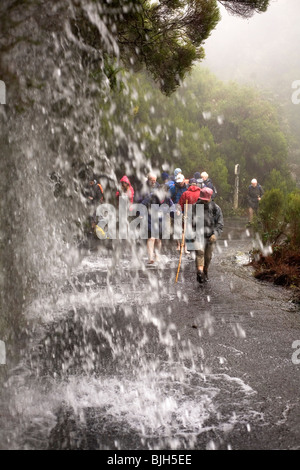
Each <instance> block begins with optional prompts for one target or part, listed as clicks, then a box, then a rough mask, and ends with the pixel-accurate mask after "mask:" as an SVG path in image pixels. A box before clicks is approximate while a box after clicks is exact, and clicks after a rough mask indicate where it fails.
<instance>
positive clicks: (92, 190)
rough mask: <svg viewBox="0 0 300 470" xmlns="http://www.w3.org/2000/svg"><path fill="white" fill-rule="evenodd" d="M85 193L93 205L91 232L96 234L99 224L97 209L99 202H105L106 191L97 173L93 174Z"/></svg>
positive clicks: (90, 222) (90, 223) (90, 219)
mask: <svg viewBox="0 0 300 470" xmlns="http://www.w3.org/2000/svg"><path fill="white" fill-rule="evenodd" d="M85 195H86V197H87V199H88V203H89V205H91V206H92V210H91V212H90V215H89V226H90V228H89V230H90V231H89V233H90V234H94V232H95V227H96V225H97V222H98V220H97V215H96V210H97V207H96V206H98V205H99V204H102V203H103V202H104V191H103V188H102V186H101V184H100V183H99V182H98V178H97V176H96V175H95V173H94V174H93V176H92V179H90V181H89V188H88V190H87V191H86V192H85Z"/></svg>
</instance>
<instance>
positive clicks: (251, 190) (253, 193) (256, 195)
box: [247, 178, 264, 224]
mask: <svg viewBox="0 0 300 470" xmlns="http://www.w3.org/2000/svg"><path fill="white" fill-rule="evenodd" d="M263 194H264V191H263V188H262V187H261V185H260V184H258V182H257V180H256V179H255V178H253V179H252V180H251V184H250V186H249V187H248V197H247V199H248V210H249V224H252V221H253V215H254V212H255V213H256V214H257V211H258V205H259V201H260V200H261V198H262V196H263Z"/></svg>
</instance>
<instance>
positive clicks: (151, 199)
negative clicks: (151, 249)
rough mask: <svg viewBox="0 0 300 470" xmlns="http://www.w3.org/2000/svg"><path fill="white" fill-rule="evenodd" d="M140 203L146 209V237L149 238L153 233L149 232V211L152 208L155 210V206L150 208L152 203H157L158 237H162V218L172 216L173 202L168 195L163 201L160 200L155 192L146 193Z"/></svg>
mask: <svg viewBox="0 0 300 470" xmlns="http://www.w3.org/2000/svg"><path fill="white" fill-rule="evenodd" d="M142 204H144V206H146V207H147V209H148V237H149V238H151V236H152V235H153V234H152V233H151V212H152V210H157V208H155V207H153V208H152V209H151V206H152V204H159V205H160V207H159V208H158V212H159V215H158V224H159V226H158V227H157V228H158V230H159V237H158V238H162V235H163V219H165V218H167V217H169V216H170V217H174V210H175V204H174V202H173V201H172V199H170V198H169V197H166V198H165V199H164V200H163V201H161V200H160V199H159V198H158V196H157V195H156V194H155V193H152V194H150V195H148V196H147V197H146V198H145V199H144V200H143V201H142ZM154 238H155V237H154Z"/></svg>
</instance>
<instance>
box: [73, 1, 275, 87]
mask: <svg viewBox="0 0 300 470" xmlns="http://www.w3.org/2000/svg"><path fill="white" fill-rule="evenodd" d="M94 3H95V6H96V12H97V16H98V19H99V21H100V25H99V21H97V20H96V21H95V20H94V19H93V20H91V15H90V10H89V9H86V8H85V6H84V5H82V4H81V3H77V2H75V1H73V7H74V12H75V17H74V18H73V20H72V22H71V25H72V32H73V34H74V36H76V37H77V38H78V39H79V40H80V41H81V42H84V44H86V45H87V46H88V47H92V48H93V49H95V50H99V49H101V50H103V51H106V52H108V53H109V54H111V55H112V56H118V57H120V58H121V61H122V62H123V64H124V65H125V66H126V68H127V69H128V70H134V71H139V70H141V68H146V70H147V71H148V72H149V73H150V74H151V76H152V78H153V79H154V80H155V82H157V83H158V85H159V87H160V89H161V91H163V93H165V94H166V95H170V94H171V93H172V92H174V91H175V90H176V88H177V87H178V86H179V85H180V83H181V82H182V81H183V80H184V78H185V77H186V75H187V74H188V73H189V72H190V71H191V69H192V67H193V65H194V64H195V63H196V62H197V61H200V60H201V59H203V58H204V49H203V43H204V41H205V40H206V39H207V38H208V37H209V35H210V34H211V32H212V30H213V29H214V28H215V27H216V25H217V23H218V22H219V20H220V12H219V8H218V3H217V0H160V1H151V0H136V1H132V0H101V1H100V0H97V1H96V0H95V1H94ZM220 3H222V4H223V5H224V6H225V7H226V8H227V9H229V11H230V12H231V13H233V14H237V15H239V16H243V17H246V18H247V17H249V16H251V14H253V13H254V12H262V11H265V10H266V9H267V6H268V0H247V1H244V0H233V1H223V2H222V1H220ZM101 22H103V24H101ZM104 25H105V26H104ZM103 27H105V28H106V29H107V34H108V38H107V39H106V40H103V36H102V34H101V32H100V29H101V28H103ZM114 41H115V42H114Z"/></svg>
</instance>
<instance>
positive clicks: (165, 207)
mask: <svg viewBox="0 0 300 470" xmlns="http://www.w3.org/2000/svg"><path fill="white" fill-rule="evenodd" d="M142 204H144V205H145V206H146V207H147V209H148V240H147V251H148V264H153V263H154V262H155V261H159V255H160V251H161V247H162V241H161V240H162V238H163V235H164V231H163V228H164V227H163V223H166V224H167V223H170V220H168V217H170V216H171V217H172V216H174V210H175V205H174V203H173V201H172V199H170V198H169V197H168V187H167V186H166V185H161V186H160V187H159V189H158V190H155V191H153V192H152V193H151V194H149V195H148V196H147V197H146V198H145V199H144V200H143V201H142ZM154 205H156V206H154ZM157 205H159V206H160V207H159V208H158V207H157ZM155 211H158V213H156V214H154V212H155ZM152 218H154V220H156V221H157V222H158V224H157V225H155V223H154V221H153V220H152ZM155 232H156V233H155Z"/></svg>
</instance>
